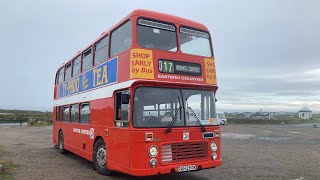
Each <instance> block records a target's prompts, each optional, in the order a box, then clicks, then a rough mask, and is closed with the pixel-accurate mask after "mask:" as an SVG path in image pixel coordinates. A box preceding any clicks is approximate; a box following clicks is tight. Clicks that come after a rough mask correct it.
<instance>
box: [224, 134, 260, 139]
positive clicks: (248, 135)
mask: <svg viewBox="0 0 320 180" xmlns="http://www.w3.org/2000/svg"><path fill="white" fill-rule="evenodd" d="M255 136H256V135H253V134H239V133H222V137H223V138H230V139H249V138H252V137H255Z"/></svg>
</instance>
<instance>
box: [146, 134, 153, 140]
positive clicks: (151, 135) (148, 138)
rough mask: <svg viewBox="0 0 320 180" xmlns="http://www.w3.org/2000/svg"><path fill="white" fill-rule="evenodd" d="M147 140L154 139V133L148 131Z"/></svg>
mask: <svg viewBox="0 0 320 180" xmlns="http://www.w3.org/2000/svg"><path fill="white" fill-rule="evenodd" d="M146 141H153V133H146Z"/></svg>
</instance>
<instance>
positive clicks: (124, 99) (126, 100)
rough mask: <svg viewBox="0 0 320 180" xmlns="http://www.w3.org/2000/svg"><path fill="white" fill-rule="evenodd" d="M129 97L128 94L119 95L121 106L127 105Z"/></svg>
mask: <svg viewBox="0 0 320 180" xmlns="http://www.w3.org/2000/svg"><path fill="white" fill-rule="evenodd" d="M129 100H130V95H129V94H121V104H129Z"/></svg>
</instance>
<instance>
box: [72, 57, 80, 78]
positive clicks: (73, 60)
mask: <svg viewBox="0 0 320 180" xmlns="http://www.w3.org/2000/svg"><path fill="white" fill-rule="evenodd" d="M79 57H80V58H79ZM78 58H79V63H78V64H79V66H80V71H79V74H76V75H74V65H75V63H74V62H75V61H76V60H77V59H78ZM71 62H72V67H71V68H72V69H71V77H76V76H79V75H80V74H81V55H78V56H77V57H75V58H74V59H72V61H71Z"/></svg>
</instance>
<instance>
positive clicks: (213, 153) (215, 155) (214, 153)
mask: <svg viewBox="0 0 320 180" xmlns="http://www.w3.org/2000/svg"><path fill="white" fill-rule="evenodd" d="M211 157H212V160H216V159H217V157H218V155H217V153H216V152H212V154H211Z"/></svg>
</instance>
